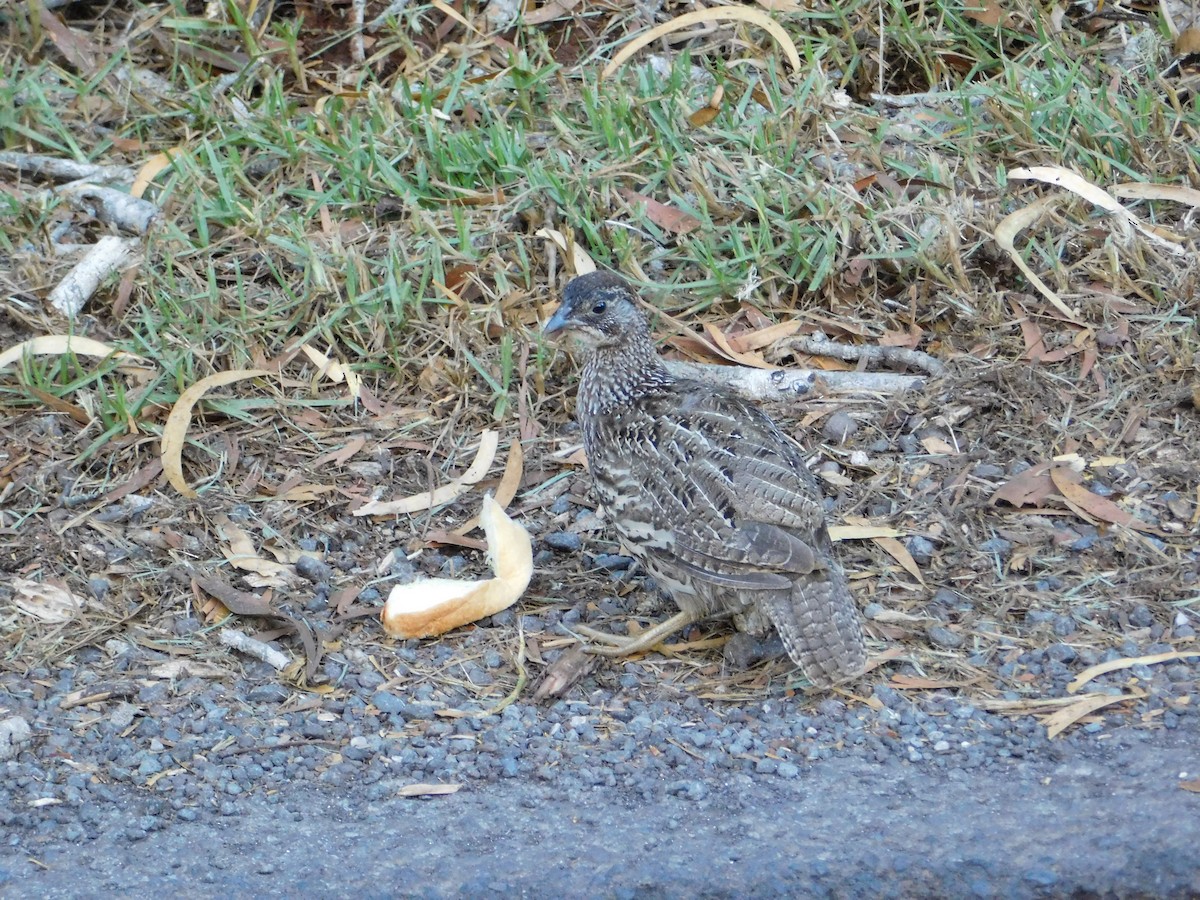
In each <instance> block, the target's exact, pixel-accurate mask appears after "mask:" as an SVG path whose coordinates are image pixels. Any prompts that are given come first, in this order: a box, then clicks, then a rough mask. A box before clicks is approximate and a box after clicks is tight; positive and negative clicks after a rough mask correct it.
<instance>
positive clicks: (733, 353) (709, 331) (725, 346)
mask: <svg viewBox="0 0 1200 900" xmlns="http://www.w3.org/2000/svg"><path fill="white" fill-rule="evenodd" d="M704 334H705V336H706V337H707V338H708V340H709V342H710V343H711V344H712V345H713V346H714V347H716V348H717V350H718V351H719V352H720V354H721V356H724V357H725V358H726V359H728V360H730V361H732V362H736V363H740V364H741V365H743V366H749V367H750V368H752V369H778V368H779V367H778V366H773V365H771V364H770V363H769V362H767V361H766V360H765V359H764V358H763V356H762V354H761V353H756V352H754V351H750V352H746V353H743V352H740V351H738V350H735V349H734V348H733V345H732V344H730V343H729V339H728V338H727V337H725V335H724V333H723V332H722V331H721V329H720V328H718V327H717V326H716V325H714V324H713V323H712V322H705V323H704Z"/></svg>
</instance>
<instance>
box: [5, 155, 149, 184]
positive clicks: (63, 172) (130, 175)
mask: <svg viewBox="0 0 1200 900" xmlns="http://www.w3.org/2000/svg"><path fill="white" fill-rule="evenodd" d="M0 166H7V167H8V168H10V169H16V170H17V171H18V172H20V173H21V174H22V175H32V176H34V177H37V178H44V179H46V180H48V181H120V182H124V183H126V184H128V183H130V182H132V181H133V179H134V176H135V175H136V174H137V173H136V172H135V171H134V170H133V169H131V168H129V167H128V166H97V165H94V164H92V163H80V162H75V161H74V160H72V159H60V158H59V157H57V156H43V155H41V154H40V153H19V152H17V151H15V150H3V151H0Z"/></svg>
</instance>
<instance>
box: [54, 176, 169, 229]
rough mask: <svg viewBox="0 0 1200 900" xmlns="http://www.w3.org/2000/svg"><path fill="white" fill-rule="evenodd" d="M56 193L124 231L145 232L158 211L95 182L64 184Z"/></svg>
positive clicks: (137, 199)
mask: <svg viewBox="0 0 1200 900" xmlns="http://www.w3.org/2000/svg"><path fill="white" fill-rule="evenodd" d="M58 192H59V194H61V195H62V197H63V198H64V199H65V200H66V201H67V202H69V203H70V204H71V205H72V206H75V207H77V208H79V209H82V210H84V211H86V212H88V213H90V214H91V215H93V216H95V217H96V218H97V219H99V220H100V221H101V222H103V223H105V224H106V225H115V226H116V227H117V228H120V229H121V230H122V231H124V232H126V233H127V234H145V233H146V231H147V230H148V229H149V228H150V226H151V224H153V222H154V219H155V217H156V216H158V212H159V210H158V207H157V206H155V205H154V204H153V203H151V202H150V201H149V200H143V199H141V198H140V197H133V196H131V195H129V194H126V193H124V192H122V191H118V190H114V189H113V188H108V187H101V186H100V185H95V184H79V185H65V186H64V187H61V188H59V191H58Z"/></svg>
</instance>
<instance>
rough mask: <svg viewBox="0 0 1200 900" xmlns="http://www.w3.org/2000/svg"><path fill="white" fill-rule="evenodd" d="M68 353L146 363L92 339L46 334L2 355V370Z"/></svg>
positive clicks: (10, 348) (0, 359)
mask: <svg viewBox="0 0 1200 900" xmlns="http://www.w3.org/2000/svg"><path fill="white" fill-rule="evenodd" d="M67 353H73V354H75V355H76V356H90V357H93V358H95V359H107V358H108V357H110V356H111V357H112V358H113V359H125V360H129V361H130V362H138V363H144V362H146V360H145V358H144V357H141V356H136V355H134V354H133V353H126V352H125V351H124V350H118V349H116V348H115V347H111V346H109V345H108V344H105V343H103V342H101V341H97V340H93V339H92V338H86V337H79V336H77V335H68V334H46V335H42V336H41V337H35V338H30V339H29V340H27V341H21V343H19V344H14V345H13V346H11V347H9V348H8V349H7V350H5V351H4V352H3V353H0V369H3V368H4V367H5V366H9V365H12V364H13V363H15V362H16V361H17V360H19V359H23V358H24V357H26V356H63V355H65V354H67Z"/></svg>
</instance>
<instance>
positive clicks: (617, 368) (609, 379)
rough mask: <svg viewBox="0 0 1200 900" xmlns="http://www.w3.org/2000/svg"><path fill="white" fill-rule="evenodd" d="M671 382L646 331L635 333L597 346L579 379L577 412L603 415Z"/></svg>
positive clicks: (589, 415) (582, 415)
mask: <svg viewBox="0 0 1200 900" xmlns="http://www.w3.org/2000/svg"><path fill="white" fill-rule="evenodd" d="M670 382H671V376H670V374H669V373H668V372H667V369H666V366H664V365H663V362H662V360H661V359H660V358H659V356H658V353H657V352H656V351H655V349H654V341H653V340H652V339H651V337H650V335H649V334H634V335H631V336H630V337H629V339H628V340H625V341H622V342H621V343H619V344H614V345H611V346H607V347H597V348H596V349H595V350H594V351H593V352H592V355H591V356H590V357H589V358H588V361H587V362H586V363H585V364H584V367H583V373H582V375H581V377H580V379H579V398H578V403H577V407H578V412H579V415H580V416H581V418H584V419H588V418H591V417H594V416H602V415H605V414H606V413H610V412H612V411H613V410H616V409H619V408H621V407H623V406H627V405H628V404H629V402H630V401H631V400H632V399H633V398H634V397H637V396H639V395H641V394H644V393H645V392H646V391H647V390H652V389H654V388H656V387H662V386H664V385H667V384H669V383H670Z"/></svg>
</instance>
